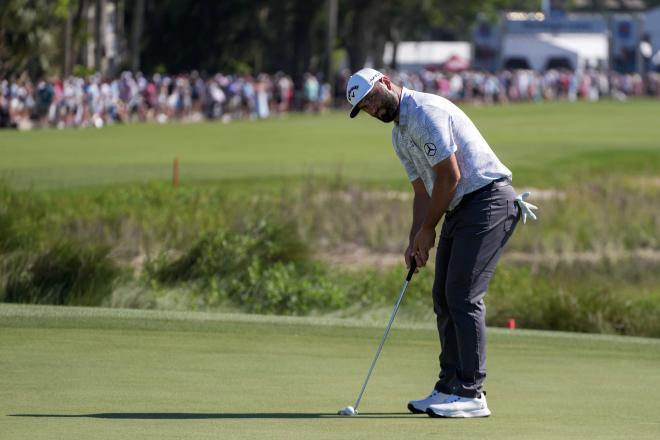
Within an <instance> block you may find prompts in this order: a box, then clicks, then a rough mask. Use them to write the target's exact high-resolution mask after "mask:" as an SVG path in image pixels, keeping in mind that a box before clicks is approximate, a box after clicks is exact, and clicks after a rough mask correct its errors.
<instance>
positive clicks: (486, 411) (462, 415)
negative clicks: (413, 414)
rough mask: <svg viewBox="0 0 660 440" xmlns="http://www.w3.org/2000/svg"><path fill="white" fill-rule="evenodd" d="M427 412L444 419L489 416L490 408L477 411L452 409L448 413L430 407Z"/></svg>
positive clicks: (431, 415)
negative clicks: (438, 411)
mask: <svg viewBox="0 0 660 440" xmlns="http://www.w3.org/2000/svg"><path fill="white" fill-rule="evenodd" d="M426 414H428V415H429V416H430V417H438V418H442V419H463V418H465V419H466V418H473V417H489V416H490V410H489V409H488V408H485V409H479V410H476V411H452V412H447V413H436V412H434V411H433V410H432V409H431V408H429V409H427V410H426Z"/></svg>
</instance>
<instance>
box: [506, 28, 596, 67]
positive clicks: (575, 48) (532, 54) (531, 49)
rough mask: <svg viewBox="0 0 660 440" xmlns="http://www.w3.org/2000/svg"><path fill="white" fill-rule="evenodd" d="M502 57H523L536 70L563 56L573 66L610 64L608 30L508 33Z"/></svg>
mask: <svg viewBox="0 0 660 440" xmlns="http://www.w3.org/2000/svg"><path fill="white" fill-rule="evenodd" d="M501 58H502V60H503V61H504V62H506V60H507V59H511V58H523V59H526V60H527V62H528V63H529V66H530V67H531V68H532V69H534V70H539V71H542V70H545V68H546V66H547V63H548V61H549V60H551V59H553V58H554V59H558V58H564V59H566V60H568V62H569V63H570V65H571V66H572V67H573V68H574V69H578V70H580V69H584V68H585V67H587V65H589V66H593V67H595V66H603V67H607V62H608V59H609V45H608V41H607V35H606V34H600V33H582V34H581V33H558V34H553V33H545V32H539V33H534V34H508V35H506V36H504V38H503V41H502V53H501Z"/></svg>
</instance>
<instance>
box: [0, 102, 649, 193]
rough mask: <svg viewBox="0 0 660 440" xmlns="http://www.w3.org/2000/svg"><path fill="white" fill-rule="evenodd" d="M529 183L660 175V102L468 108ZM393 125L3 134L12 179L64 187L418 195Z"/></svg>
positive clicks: (316, 121)
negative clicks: (303, 188)
mask: <svg viewBox="0 0 660 440" xmlns="http://www.w3.org/2000/svg"><path fill="white" fill-rule="evenodd" d="M466 111H467V113H468V114H469V115H470V116H471V117H472V118H473V119H474V121H475V123H476V124H477V126H478V127H479V128H480V130H481V131H482V133H483V134H484V136H485V137H486V139H487V140H488V141H489V143H490V144H491V146H492V147H493V149H494V150H495V151H496V153H497V154H498V155H499V157H500V158H501V159H502V160H503V161H504V162H505V163H506V164H507V165H508V166H509V167H510V168H511V169H512V170H513V171H514V175H515V176H516V181H517V182H518V183H519V184H520V183H522V184H531V185H540V186H549V185H554V184H562V183H566V182H573V181H576V180H581V179H582V178H583V177H584V176H585V174H592V173H603V172H607V173H608V174H611V173H612V172H616V171H621V172H631V171H634V172H635V173H636V174H639V173H657V170H658V168H659V167H660V141H658V139H660V124H658V123H657V115H658V113H659V112H660V101H650V100H649V101H633V102H626V103H620V102H600V103H575V104H568V103H544V104H542V105H538V104H521V105H511V106H497V107H470V106H468V107H466ZM390 128H391V126H390V125H385V124H382V123H380V122H379V121H376V120H373V119H371V118H367V117H364V116H363V117H361V118H358V119H357V120H350V119H349V118H348V117H347V116H346V115H345V114H344V113H334V114H330V115H326V116H319V117H314V116H299V115H294V116H291V117H289V118H287V119H284V120H280V119H276V118H275V119H270V120H266V121H259V122H249V121H239V122H234V123H231V124H227V125H224V124H221V123H202V124H190V125H186V124H170V125H163V126H161V125H131V126H114V127H109V128H104V129H102V130H95V129H85V130H62V131H56V130H44V131H32V132H27V133H19V132H10V131H2V132H0V155H2V157H3V160H2V161H0V177H4V178H5V179H7V180H8V181H9V182H10V183H12V184H15V185H17V186H19V187H23V188H25V187H34V188H37V189H52V188H59V187H76V186H84V185H99V184H116V183H120V182H144V181H151V180H168V179H170V176H171V167H172V160H173V158H174V157H179V158H180V160H181V173H182V179H183V181H184V182H185V181H190V180H238V181H242V182H253V181H255V180H259V181H263V180H265V181H266V182H267V183H270V182H272V181H280V180H281V179H282V178H294V179H295V178H300V177H303V178H304V177H306V176H310V175H314V176H323V177H331V178H332V177H334V176H337V175H342V176H343V177H344V178H345V179H348V180H351V181H353V180H356V181H362V182H364V181H373V182H378V183H388V184H394V185H401V186H403V185H406V183H405V177H404V174H403V171H402V169H401V166H400V164H399V163H398V161H397V159H396V157H395V155H394V153H393V150H392V148H391V143H390Z"/></svg>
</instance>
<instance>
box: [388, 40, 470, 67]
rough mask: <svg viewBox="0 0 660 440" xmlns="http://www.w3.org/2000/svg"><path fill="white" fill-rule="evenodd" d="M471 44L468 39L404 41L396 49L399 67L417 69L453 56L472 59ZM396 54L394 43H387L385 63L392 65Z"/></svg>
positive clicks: (433, 64)
mask: <svg viewBox="0 0 660 440" xmlns="http://www.w3.org/2000/svg"><path fill="white" fill-rule="evenodd" d="M471 53H472V52H471V44H470V43H469V42H467V41H402V42H400V43H399V44H398V46H397V50H396V64H397V67H398V68H399V69H404V70H417V69H421V68H423V67H426V66H438V65H440V64H442V63H444V62H446V61H447V60H449V59H450V58H451V57H452V56H454V57H459V58H462V59H464V60H468V61H469V60H470V59H471ZM393 56H394V44H392V43H391V42H389V43H387V44H386V45H385V51H384V52H383V63H385V65H390V64H391V63H392V57H393Z"/></svg>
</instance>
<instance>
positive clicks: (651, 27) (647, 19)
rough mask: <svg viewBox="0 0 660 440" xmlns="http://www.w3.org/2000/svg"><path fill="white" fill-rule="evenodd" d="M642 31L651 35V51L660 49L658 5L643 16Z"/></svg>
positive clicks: (659, 11)
mask: <svg viewBox="0 0 660 440" xmlns="http://www.w3.org/2000/svg"><path fill="white" fill-rule="evenodd" d="M644 32H645V33H648V34H649V36H650V37H651V46H653V52H654V53H655V52H657V51H660V7H657V8H655V9H653V10H651V11H649V12H647V13H646V14H645V16H644Z"/></svg>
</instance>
